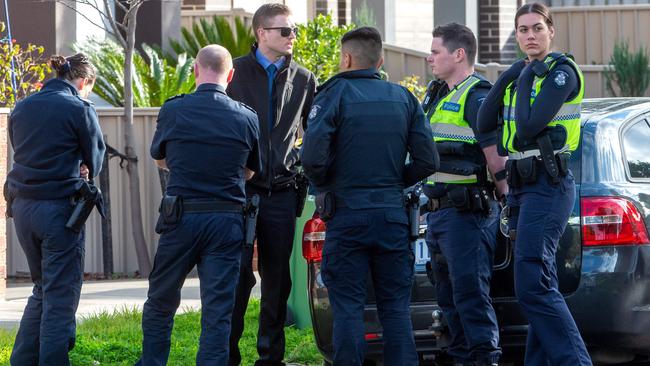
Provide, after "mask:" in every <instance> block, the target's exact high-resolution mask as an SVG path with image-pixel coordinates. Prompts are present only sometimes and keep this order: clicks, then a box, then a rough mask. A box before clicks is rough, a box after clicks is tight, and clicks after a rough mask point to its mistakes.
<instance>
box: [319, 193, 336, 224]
mask: <svg viewBox="0 0 650 366" xmlns="http://www.w3.org/2000/svg"><path fill="white" fill-rule="evenodd" d="M314 201H315V203H316V212H318V215H319V216H320V218H321V220H323V221H328V220H329V219H331V218H332V217H333V216H334V211H335V209H336V200H335V198H334V192H324V193H319V194H318V195H316V198H315V200H314Z"/></svg>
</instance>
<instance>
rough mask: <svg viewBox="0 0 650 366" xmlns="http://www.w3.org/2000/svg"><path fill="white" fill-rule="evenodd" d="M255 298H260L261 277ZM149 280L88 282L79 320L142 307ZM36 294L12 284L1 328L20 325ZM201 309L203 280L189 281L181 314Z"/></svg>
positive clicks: (2, 303) (1, 308) (1, 307)
mask: <svg viewBox="0 0 650 366" xmlns="http://www.w3.org/2000/svg"><path fill="white" fill-rule="evenodd" d="M255 276H256V277H257V285H255V287H254V288H253V291H252V293H251V297H255V298H259V297H260V287H259V282H260V280H259V276H258V275H257V273H255ZM148 288H149V283H148V282H147V280H117V281H86V282H84V284H83V286H82V288H81V300H80V301H79V308H78V309H77V321H83V319H84V318H85V317H88V316H91V315H93V314H97V313H101V312H109V313H112V312H113V311H114V310H116V309H123V308H128V309H131V308H137V309H140V310H141V309H142V306H143V305H144V302H145V300H146V299H147V290H148ZM31 293H32V284H31V283H19V284H11V283H10V284H9V285H8V286H7V295H6V298H5V300H0V327H3V328H6V329H12V328H17V327H18V324H19V323H20V318H21V317H22V315H23V309H24V308H25V305H26V304H27V298H28V297H29V296H30V295H31ZM200 308H201V296H200V291H199V279H198V278H188V279H187V280H185V284H184V285H183V289H182V291H181V305H180V306H179V308H178V313H182V312H185V311H187V310H190V309H191V310H198V309H200Z"/></svg>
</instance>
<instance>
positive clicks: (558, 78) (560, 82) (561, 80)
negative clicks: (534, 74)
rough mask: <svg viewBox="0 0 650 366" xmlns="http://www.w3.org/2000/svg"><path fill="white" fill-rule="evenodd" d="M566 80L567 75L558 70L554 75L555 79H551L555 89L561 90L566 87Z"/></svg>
mask: <svg viewBox="0 0 650 366" xmlns="http://www.w3.org/2000/svg"><path fill="white" fill-rule="evenodd" d="M568 78H569V74H567V73H566V72H564V71H562V70H560V71H558V72H556V73H555V78H554V79H553V82H554V83H555V86H556V87H558V88H563V87H564V86H565V85H566V81H567V79H568Z"/></svg>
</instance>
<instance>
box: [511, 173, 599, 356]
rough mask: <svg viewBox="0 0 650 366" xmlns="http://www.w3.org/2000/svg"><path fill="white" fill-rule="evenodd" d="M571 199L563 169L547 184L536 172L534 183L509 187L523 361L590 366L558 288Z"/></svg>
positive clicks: (569, 181) (571, 182) (571, 190)
mask: <svg viewBox="0 0 650 366" xmlns="http://www.w3.org/2000/svg"><path fill="white" fill-rule="evenodd" d="M574 200H575V183H574V179H573V176H572V175H571V173H569V174H568V175H567V176H566V177H563V178H561V179H560V182H559V184H552V183H550V182H549V178H548V177H547V174H546V172H545V171H542V172H541V174H540V176H539V177H538V179H537V182H536V183H535V184H530V185H523V186H522V187H515V188H513V187H511V188H510V194H509V195H508V205H509V206H510V207H517V206H518V207H519V216H518V217H510V218H509V226H510V227H511V228H512V227H516V228H517V237H516V241H515V256H514V257H515V293H516V295H517V300H519V304H520V306H521V308H522V310H523V312H524V315H525V316H526V318H527V319H528V322H529V328H528V336H527V339H526V358H525V364H526V365H527V366H542V365H543V366H551V365H552V366H583V365H591V359H590V358H589V354H588V353H587V349H586V347H585V344H584V342H583V341H582V337H581V336H580V332H579V331H578V327H577V326H576V324H575V322H574V320H573V317H572V316H571V313H570V312H569V309H568V308H567V305H566V303H565V302H564V297H563V296H562V294H561V293H560V291H559V290H558V279H557V268H556V263H555V252H556V251H557V247H558V242H559V240H560V237H561V236H562V233H563V232H564V229H565V227H566V225H567V222H568V219H569V215H570V214H571V212H572V210H573V206H574Z"/></svg>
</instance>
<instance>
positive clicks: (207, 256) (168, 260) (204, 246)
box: [137, 212, 244, 366]
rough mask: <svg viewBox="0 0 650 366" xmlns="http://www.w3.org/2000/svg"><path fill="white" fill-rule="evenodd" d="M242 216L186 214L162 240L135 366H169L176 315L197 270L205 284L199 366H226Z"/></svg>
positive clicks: (151, 279)
mask: <svg viewBox="0 0 650 366" xmlns="http://www.w3.org/2000/svg"><path fill="white" fill-rule="evenodd" d="M243 231H244V219H243V215H242V214H240V213H226V212H211V213H185V214H183V217H182V219H181V220H180V223H178V224H176V225H175V227H165V229H164V232H163V234H162V235H161V236H160V241H159V243H158V250H157V251H156V257H155V259H154V266H153V270H152V271H151V274H150V275H149V293H148V299H147V301H146V302H145V304H144V310H143V314H142V333H143V336H144V339H143V341H142V358H141V359H140V361H138V363H137V365H143V366H154V365H155V366H162V365H166V364H167V358H168V357H169V347H170V342H171V334H172V327H173V324H174V314H175V313H176V309H177V308H178V306H179V304H180V300H181V288H182V286H183V282H184V281H185V277H186V276H187V274H188V273H189V272H190V271H191V270H192V268H193V267H194V265H196V266H197V268H198V273H199V280H200V283H201V285H200V286H201V336H200V338H199V350H198V353H197V355H196V364H197V365H205V366H207V365H210V366H216V365H226V364H227V363H228V337H229V335H230V317H231V314H232V308H233V305H234V302H235V286H236V285H237V278H238V275H239V261H240V257H241V248H242V244H243V240H244V233H243Z"/></svg>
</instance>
